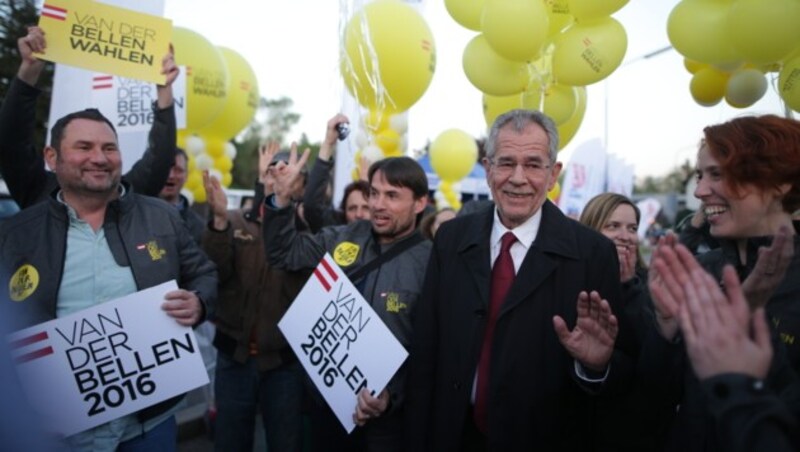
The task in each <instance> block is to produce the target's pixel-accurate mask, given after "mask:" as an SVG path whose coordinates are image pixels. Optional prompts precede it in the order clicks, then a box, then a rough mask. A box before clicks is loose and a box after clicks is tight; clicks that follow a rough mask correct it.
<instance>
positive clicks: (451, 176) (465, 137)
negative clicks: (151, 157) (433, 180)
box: [429, 129, 478, 182]
mask: <svg viewBox="0 0 800 452" xmlns="http://www.w3.org/2000/svg"><path fill="white" fill-rule="evenodd" d="M429 152H430V159H431V167H432V168H433V170H434V171H436V174H438V175H439V178H441V179H442V180H445V181H451V182H456V181H459V180H461V179H463V178H464V177H466V176H467V174H469V173H470V171H472V168H473V167H474V166H475V163H476V161H477V159H478V144H477V143H475V138H473V137H471V136H470V135H469V134H468V133H466V132H463V131H461V130H459V129H448V130H445V131H444V132H442V133H440V134H439V136H438V137H436V139H435V140H433V143H431V146H430V151H429Z"/></svg>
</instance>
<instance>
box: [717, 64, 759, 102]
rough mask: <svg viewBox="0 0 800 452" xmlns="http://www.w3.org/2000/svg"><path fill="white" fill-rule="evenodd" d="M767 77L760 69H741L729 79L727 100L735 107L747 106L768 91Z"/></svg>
mask: <svg viewBox="0 0 800 452" xmlns="http://www.w3.org/2000/svg"><path fill="white" fill-rule="evenodd" d="M767 85H768V83H767V78H766V77H764V74H763V73H762V72H761V71H759V70H758V69H741V70H738V71H736V72H734V73H733V74H731V77H730V78H729V79H728V84H727V86H726V88H725V102H727V103H728V105H730V106H732V107H735V108H747V107H749V106H751V105H753V104H754V103H756V102H758V101H759V100H760V99H761V98H762V97H764V93H766V92H767Z"/></svg>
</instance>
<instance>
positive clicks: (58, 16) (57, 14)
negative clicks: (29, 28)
mask: <svg viewBox="0 0 800 452" xmlns="http://www.w3.org/2000/svg"><path fill="white" fill-rule="evenodd" d="M42 16H44V17H49V18H51V19H55V20H67V10H66V9H64V8H59V7H58V6H53V5H48V4H47V3H45V4H44V5H43V6H42Z"/></svg>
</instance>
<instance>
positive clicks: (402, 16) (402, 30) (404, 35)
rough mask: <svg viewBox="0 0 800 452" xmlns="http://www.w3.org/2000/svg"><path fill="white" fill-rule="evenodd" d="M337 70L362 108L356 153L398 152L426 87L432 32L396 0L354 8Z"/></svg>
mask: <svg viewBox="0 0 800 452" xmlns="http://www.w3.org/2000/svg"><path fill="white" fill-rule="evenodd" d="M342 42H343V48H342V51H341V58H340V64H339V68H340V72H341V74H342V78H343V79H344V84H345V87H346V88H347V90H348V91H349V92H350V94H352V96H353V97H354V98H355V99H356V101H358V103H359V104H361V106H362V107H364V108H365V109H366V113H364V114H363V115H362V123H363V124H362V126H363V129H362V130H363V131H364V133H363V134H357V135H356V143H357V145H358V146H359V152H358V153H357V155H356V161H357V162H359V161H360V158H361V156H364V157H366V158H367V159H368V160H370V161H373V162H374V161H376V160H380V159H381V158H383V157H386V156H393V155H402V154H403V152H404V151H405V146H406V145H405V143H406V141H407V140H406V138H405V133H406V131H407V129H408V115H407V114H405V113H404V112H405V111H406V110H408V109H409V108H410V107H411V106H412V105H414V104H415V103H416V102H417V101H418V100H419V99H420V97H422V95H423V94H424V93H425V90H427V89H428V85H430V82H431V78H432V77H433V72H434V69H435V67H436V49H435V46H434V41H433V34H431V30H430V28H429V27H428V25H427V24H426V23H425V20H424V19H423V18H422V16H420V14H419V13H418V12H417V11H416V10H415V9H414V8H413V7H411V6H409V5H407V4H405V3H404V2H402V1H400V0H376V1H373V2H370V3H368V4H367V5H365V6H364V7H363V8H361V9H360V10H358V11H356V12H355V13H354V14H353V15H352V17H351V18H350V19H349V21H348V22H347V25H346V26H345V29H344V36H343V38H342Z"/></svg>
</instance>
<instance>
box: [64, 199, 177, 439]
mask: <svg viewBox="0 0 800 452" xmlns="http://www.w3.org/2000/svg"><path fill="white" fill-rule="evenodd" d="M122 190H124V188H122ZM121 195H124V191H123V192H122V193H121ZM58 201H59V202H61V203H62V204H64V205H65V206H66V208H67V214H68V216H69V227H68V229H67V249H66V255H65V256H64V270H63V273H62V277H61V286H60V287H59V289H58V300H57V301H56V317H64V316H67V315H69V314H72V313H74V312H77V311H81V310H83V309H87V308H90V307H92V306H95V305H98V304H100V303H105V302H106V301H110V300H114V299H116V298H119V297H123V296H125V295H129V294H132V293H134V292H136V291H138V289H137V287H136V281H135V280H134V279H133V272H132V271H131V268H130V267H123V266H120V265H118V264H117V262H116V261H115V260H114V255H113V254H112V253H111V248H109V246H108V242H107V241H106V235H105V231H104V230H103V228H102V227H101V228H100V229H98V230H97V232H95V231H94V230H93V229H92V227H91V225H89V223H87V222H85V221H83V220H81V219H80V218H78V214H77V212H75V209H73V208H72V207H71V206H69V205H68V204H67V203H66V202H64V198H63V196H62V193H61V192H59V193H58ZM173 413H174V411H168V412H166V413H164V414H162V415H160V416H157V417H155V418H153V419H150V420H148V421H146V422H145V423H144V424H140V423H139V421H138V420H137V419H136V415H135V414H129V415H127V416H123V417H121V418H119V419H115V420H113V421H111V422H107V423H105V424H102V425H99V426H97V427H94V428H92V429H89V430H86V431H84V432H81V433H78V434H76V435H73V436H70V437H69V438H67V442H68V443H69V445H70V447H71V448H72V449H74V450H86V451H114V450H116V448H117V445H118V444H119V443H121V442H123V441H127V440H129V439H132V438H134V437H136V436H138V435H140V434H142V433H143V432H146V431H149V430H150V429H152V428H153V427H155V426H157V425H158V424H160V423H161V422H163V421H164V420H165V419H167V418H169V417H170V416H172V415H173Z"/></svg>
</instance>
